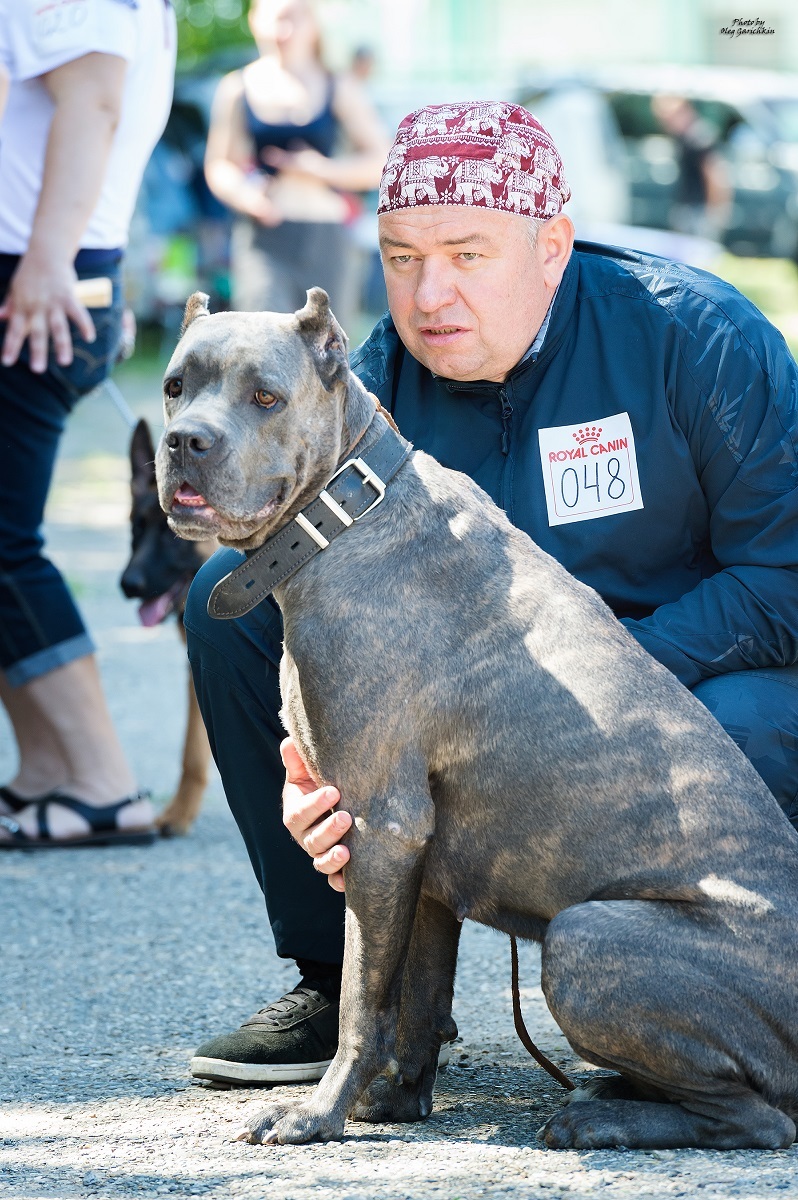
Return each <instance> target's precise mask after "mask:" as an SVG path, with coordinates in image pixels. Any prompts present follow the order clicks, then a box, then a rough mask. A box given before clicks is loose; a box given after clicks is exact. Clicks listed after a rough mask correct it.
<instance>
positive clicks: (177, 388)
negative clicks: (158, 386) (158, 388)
mask: <svg viewBox="0 0 798 1200" xmlns="http://www.w3.org/2000/svg"><path fill="white" fill-rule="evenodd" d="M163 390H164V391H165V392H166V394H167V396H168V397H169V399H170V400H176V399H177V397H178V396H182V394H183V380H182V379H169V380H167V382H166V383H165V384H164V389H163Z"/></svg>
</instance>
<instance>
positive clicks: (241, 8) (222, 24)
mask: <svg viewBox="0 0 798 1200" xmlns="http://www.w3.org/2000/svg"><path fill="white" fill-rule="evenodd" d="M174 6H175V13H176V15H177V30H178V33H177V56H178V63H179V65H180V67H181V68H182V69H185V68H189V67H194V66H197V65H198V64H199V63H201V62H202V61H203V59H206V58H209V57H211V56H214V57H215V56H217V55H219V53H220V52H221V53H222V54H223V53H224V52H225V51H231V50H236V49H239V48H246V47H249V46H252V37H251V35H250V32H249V25H248V24H247V11H248V8H249V0H174Z"/></svg>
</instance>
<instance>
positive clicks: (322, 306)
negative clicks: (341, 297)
mask: <svg viewBox="0 0 798 1200" xmlns="http://www.w3.org/2000/svg"><path fill="white" fill-rule="evenodd" d="M294 316H295V317H296V321H297V329H298V331H299V333H300V335H301V336H302V338H303V339H304V341H305V344H306V345H307V347H308V349H309V350H310V353H311V355H312V356H313V362H314V363H315V366H316V370H317V371H318V374H319V378H320V379H321V382H322V383H323V384H324V387H325V388H326V389H327V391H328V392H331V391H332V390H333V388H335V387H336V385H337V384H339V383H345V382H346V380H347V379H348V377H349V358H348V355H347V353H346V346H347V339H346V334H345V333H344V331H343V329H342V328H341V326H340V325H339V324H338V322H337V321H336V319H335V317H334V316H333V314H332V310H331V309H330V299H329V296H328V295H327V293H326V292H325V291H324V289H323V288H319V287H314V288H311V289H310V291H309V292H308V298H307V303H306V304H305V307H304V308H300V309H299V310H298V311H297V312H295V313H294Z"/></svg>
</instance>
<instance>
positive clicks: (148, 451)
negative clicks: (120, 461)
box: [130, 417, 155, 494]
mask: <svg viewBox="0 0 798 1200" xmlns="http://www.w3.org/2000/svg"><path fill="white" fill-rule="evenodd" d="M130 468H131V472H132V476H133V491H134V492H136V493H137V494H138V493H140V492H145V491H147V490H148V489H149V488H150V487H152V486H153V485H154V484H155V447H154V446H153V444H152V434H151V433H150V427H149V425H148V424H147V422H146V421H145V420H144V418H143V417H142V419H141V420H140V421H139V423H138V425H137V426H136V428H135V429H134V430H133V437H132V438H131V439H130Z"/></svg>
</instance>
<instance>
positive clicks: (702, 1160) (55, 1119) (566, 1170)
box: [0, 374, 798, 1200]
mask: <svg viewBox="0 0 798 1200" xmlns="http://www.w3.org/2000/svg"><path fill="white" fill-rule="evenodd" d="M125 387H126V393H127V395H128V399H129V401H130V403H131V404H132V406H133V408H134V409H135V411H136V412H137V413H146V414H148V415H151V416H154V417H155V418H156V420H157V416H156V414H157V413H158V411H159V400H158V387H157V381H155V382H154V383H153V381H152V380H146V379H142V378H140V377H138V376H136V375H130V374H129V375H128V377H127V379H126V381H125ZM125 445H126V433H125V430H124V426H123V424H122V422H121V420H120V419H119V416H118V414H117V413H116V411H115V410H114V409H113V408H112V407H111V405H110V404H109V403H108V401H107V399H106V398H103V397H102V396H94V397H91V398H90V399H89V400H87V401H85V402H84V404H83V406H82V407H81V408H80V409H79V410H78V412H77V413H76V415H75V418H74V419H73V422H72V425H71V428H70V433H69V437H68V440H67V443H66V446H65V454H64V458H63V461H62V463H61V467H60V470H59V475H58V481H57V486H56V488H55V489H54V493H53V503H52V505H51V509H50V513H49V536H50V545H51V548H52V552H53V556H54V557H55V558H56V560H57V561H58V562H59V564H61V565H62V567H63V568H64V569H65V570H66V572H67V574H68V576H69V578H70V580H71V581H72V582H73V584H74V586H75V589H76V591H77V593H78V595H79V598H80V601H81V604H82V606H83V608H84V610H85V612H86V615H87V618H88V620H89V623H90V625H91V627H92V629H93V631H94V632H95V635H96V637H97V641H98V645H99V650H100V657H101V664H102V669H103V673H104V676H105V679H106V682H107V687H108V692H109V696H110V699H111V704H112V708H113V711H114V715H115V717H116V720H117V722H118V726H119V729H120V732H121V734H122V737H123V740H124V742H125V745H126V747H127V749H128V752H129V754H130V756H131V758H132V760H133V761H134V762H135V764H136V769H137V771H138V773H139V775H140V778H141V782H142V784H144V785H146V786H149V787H151V788H152V789H153V792H154V794H155V796H156V798H157V799H158V801H159V802H162V801H165V800H166V799H167V797H168V795H169V789H170V788H171V787H172V786H173V784H174V782H175V780H176V775H177V763H178V757H179V748H180V741H181V736H182V723H183V719H184V702H183V693H184V674H185V665H184V658H183V651H182V647H181V645H180V642H179V640H178V637H177V633H176V631H175V629H174V628H172V627H165V628H161V629H157V630H144V629H141V628H139V627H138V626H137V624H136V619H135V613H134V610H133V606H132V605H129V604H128V603H127V602H125V601H124V599H123V598H122V596H121V594H120V593H119V592H118V590H117V586H116V580H117V577H118V574H119V572H120V569H121V566H122V564H123V562H124V558H125V552H126V542H127V536H128V535H127V528H126V524H125V521H126V512H127V505H128V500H127V494H126V472H127V467H126V462H125V459H124V454H125ZM13 769H14V752H13V746H12V741H11V737H10V733H9V730H8V728H7V726H6V725H5V724H3V723H2V717H0V780H2V779H7V778H9V776H10V775H11V774H12V773H13ZM0 913H1V914H2V925H1V928H2V960H1V962H2V965H1V966H0V979H1V980H2V982H1V983H0V1196H4V1197H5V1196H8V1197H13V1200H39V1198H42V1200H44V1198H45V1197H47V1198H53V1197H56V1198H58V1200H72V1198H73V1197H98V1198H106V1197H107V1198H108V1200H116V1198H117V1197H130V1196H136V1197H156V1196H163V1195H173V1196H193V1195H200V1196H207V1197H218V1198H220V1200H228V1198H233V1197H245V1196H255V1197H261V1198H263V1200H272V1198H274V1200H326V1198H327V1197H330V1198H332V1197H334V1198H335V1200H372V1198H378V1197H379V1198H386V1200H388V1198H390V1200H400V1198H404V1197H408V1198H410V1197H412V1198H413V1200H416V1198H418V1200H428V1198H430V1200H431V1198H433V1197H435V1198H436V1200H458V1198H460V1200H471V1198H472V1197H478V1196H486V1197H503V1196H511V1195H513V1196H517V1195H521V1196H534V1197H558V1196H563V1197H564V1196H569V1197H580V1196H592V1195H594V1194H601V1195H605V1196H613V1197H630V1198H631V1197H634V1198H635V1200H647V1198H648V1197H652V1198H654V1197H656V1198H657V1200H660V1198H663V1200H664V1198H666V1197H668V1198H670V1197H695V1196H701V1197H706V1198H711V1197H716V1196H741V1197H748V1198H757V1197H766V1196H771V1195H791V1196H798V1154H797V1153H796V1151H795V1149H793V1150H790V1151H784V1152H778V1153H771V1154H761V1153H755V1152H750V1151H746V1152H734V1153H725V1154H722V1153H716V1152H706V1153H703V1152H697V1151H678V1152H677V1151H658V1152H652V1153H639V1152H620V1151H591V1152H559V1153H558V1152H550V1151H546V1150H544V1149H543V1148H542V1147H541V1146H540V1144H539V1143H538V1142H537V1140H536V1136H535V1131H536V1130H537V1128H538V1127H539V1126H540V1125H541V1124H542V1123H543V1122H544V1121H545V1120H546V1119H547V1117H548V1116H549V1115H550V1114H551V1113H552V1112H554V1111H555V1110H556V1108H557V1107H558V1105H559V1104H560V1102H561V1097H562V1093H561V1091H560V1088H559V1087H558V1085H557V1084H556V1083H554V1081H553V1080H551V1079H549V1077H548V1076H547V1075H545V1074H544V1073H543V1072H542V1071H541V1070H540V1069H539V1068H538V1067H536V1066H535V1065H534V1064H533V1063H532V1062H531V1061H530V1060H529V1058H528V1057H527V1056H526V1054H525V1052H524V1051H523V1050H522V1048H521V1047H520V1045H519V1044H518V1042H517V1040H516V1038H515V1034H514V1032H513V1028H512V1018H511V1010H510V996H509V973H510V971H509V945H508V942H507V940H506V939H505V938H502V937H501V936H500V935H499V934H496V933H494V932H492V931H490V930H487V929H483V928H481V927H478V926H475V925H472V924H470V923H468V922H466V927H465V930H464V937H463V945H462V951H461V957H460V969H459V973H458V983H457V994H456V998H455V1016H456V1018H457V1021H458V1024H459V1026H460V1033H461V1039H462V1040H461V1041H460V1042H458V1044H457V1045H456V1047H455V1052H454V1054H453V1058H452V1065H450V1067H449V1068H448V1069H447V1070H446V1071H443V1072H442V1073H441V1076H440V1078H439V1082H438V1085H437V1088H436V1104H435V1111H434V1113H433V1115H432V1116H431V1118H430V1119H429V1120H428V1121H427V1122H426V1123H424V1124H423V1125H418V1126H368V1125H362V1124H354V1123H352V1124H350V1125H348V1127H347V1136H346V1138H345V1140H344V1141H343V1142H342V1143H340V1144H333V1145H328V1146H321V1145H316V1146H307V1147H275V1148H272V1147H255V1146H249V1145H246V1144H243V1143H238V1142H234V1141H232V1140H231V1139H232V1137H233V1135H234V1133H235V1132H236V1131H237V1130H238V1129H239V1128H240V1127H241V1125H242V1119H243V1118H244V1117H245V1116H246V1115H248V1114H250V1113H252V1112H254V1111H256V1110H257V1108H258V1107H259V1106H260V1105H261V1104H262V1103H263V1100H264V1096H265V1094H266V1093H265V1092H263V1091H259V1090H256V1089H240V1090H238V1089H236V1090H232V1091H218V1090H213V1089H211V1088H207V1087H203V1086H199V1085H198V1084H195V1083H192V1082H191V1080H190V1079H189V1077H188V1075H187V1061H188V1059H189V1057H190V1055H191V1053H192V1051H193V1050H194V1048H195V1047H196V1046H197V1045H198V1044H199V1043H200V1042H201V1041H203V1040H204V1039H206V1038H208V1037H210V1036H212V1035H214V1034H216V1033H218V1032H221V1031H223V1030H226V1029H230V1028H233V1027H234V1026H236V1025H237V1024H238V1023H239V1022H240V1021H241V1020H242V1019H243V1018H244V1017H245V1016H246V1015H248V1014H249V1013H250V1012H252V1011H253V1010H254V1009H255V1008H256V1007H259V1006H260V1005H261V1004H262V1003H264V1002H265V1001H266V1000H268V999H271V998H274V997H275V996H276V995H278V994H280V993H281V992H283V991H285V990H287V988H288V987H290V986H291V984H292V983H293V982H294V979H295V976H294V972H293V967H292V965H289V964H285V963H283V962H281V961H280V960H279V959H277V958H276V956H275V955H274V952H273V950H272V948H271V944H270V936H269V931H268V927H267V924H266V921H265V916H264V910H263V905H262V902H261V899H260V894H259V892H258V890H257V887H256V885H255V882H254V879H253V877H252V874H251V872H250V870H249V866H248V863H247V861H246V857H245V854H244V851H243V847H242V845H241V842H240V840H239V838H238V836H237V831H236V829H235V826H234V824H233V822H232V819H231V817H230V815H229V813H228V811H227V809H226V806H225V803H224V798H223V796H222V792H221V788H220V785H219V782H218V779H215V780H214V781H213V783H212V785H211V787H210V789H209V794H208V799H207V802H206V804H205V807H204V809H203V812H202V814H201V816H200V819H199V821H198V823H197V827H196V829H195V831H194V832H193V833H192V835H191V836H190V837H188V838H185V839H175V840H172V841H162V842H159V843H158V844H156V845H155V846H153V847H146V848H135V847H127V848H120V847H117V848H114V849H106V850H97V849H94V850H71V851H68V852H64V853H49V854H45V853H42V854H36V855H33V854H31V855H23V854H19V855H11V854H4V855H2V857H0ZM521 978H522V983H523V985H524V987H523V990H522V995H523V999H524V1007H525V1012H526V1016H527V1023H528V1025H529V1029H530V1032H531V1034H532V1036H533V1038H534V1039H535V1040H536V1041H537V1042H538V1043H539V1045H540V1046H541V1048H542V1049H543V1050H544V1051H545V1052H546V1053H548V1054H549V1056H550V1057H551V1058H553V1059H554V1060H555V1061H556V1062H557V1063H559V1064H560V1065H561V1066H563V1067H564V1068H565V1069H566V1070H569V1071H571V1072H573V1073H575V1074H576V1075H577V1076H584V1075H585V1074H586V1072H587V1070H588V1068H587V1067H586V1065H585V1064H583V1063H579V1062H578V1061H576V1060H575V1058H574V1056H573V1054H572V1052H571V1051H570V1050H569V1048H568V1046H567V1044H566V1043H565V1040H564V1039H563V1037H562V1035H561V1034H560V1033H559V1031H558V1029H557V1027H556V1026H555V1025H554V1022H553V1021H552V1020H551V1017H550V1016H549V1015H548V1012H547V1010H546V1007H545V1003H544V1001H543V997H542V995H541V992H540V988H539V986H538V985H539V978H540V975H539V958H538V954H537V951H536V949H535V948H534V947H532V946H525V947H522V950H521ZM274 1093H276V1094H277V1095H279V1096H287V1095H292V1096H297V1097H302V1096H305V1095H307V1094H308V1089H306V1088H299V1087H294V1088H275V1089H274Z"/></svg>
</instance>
